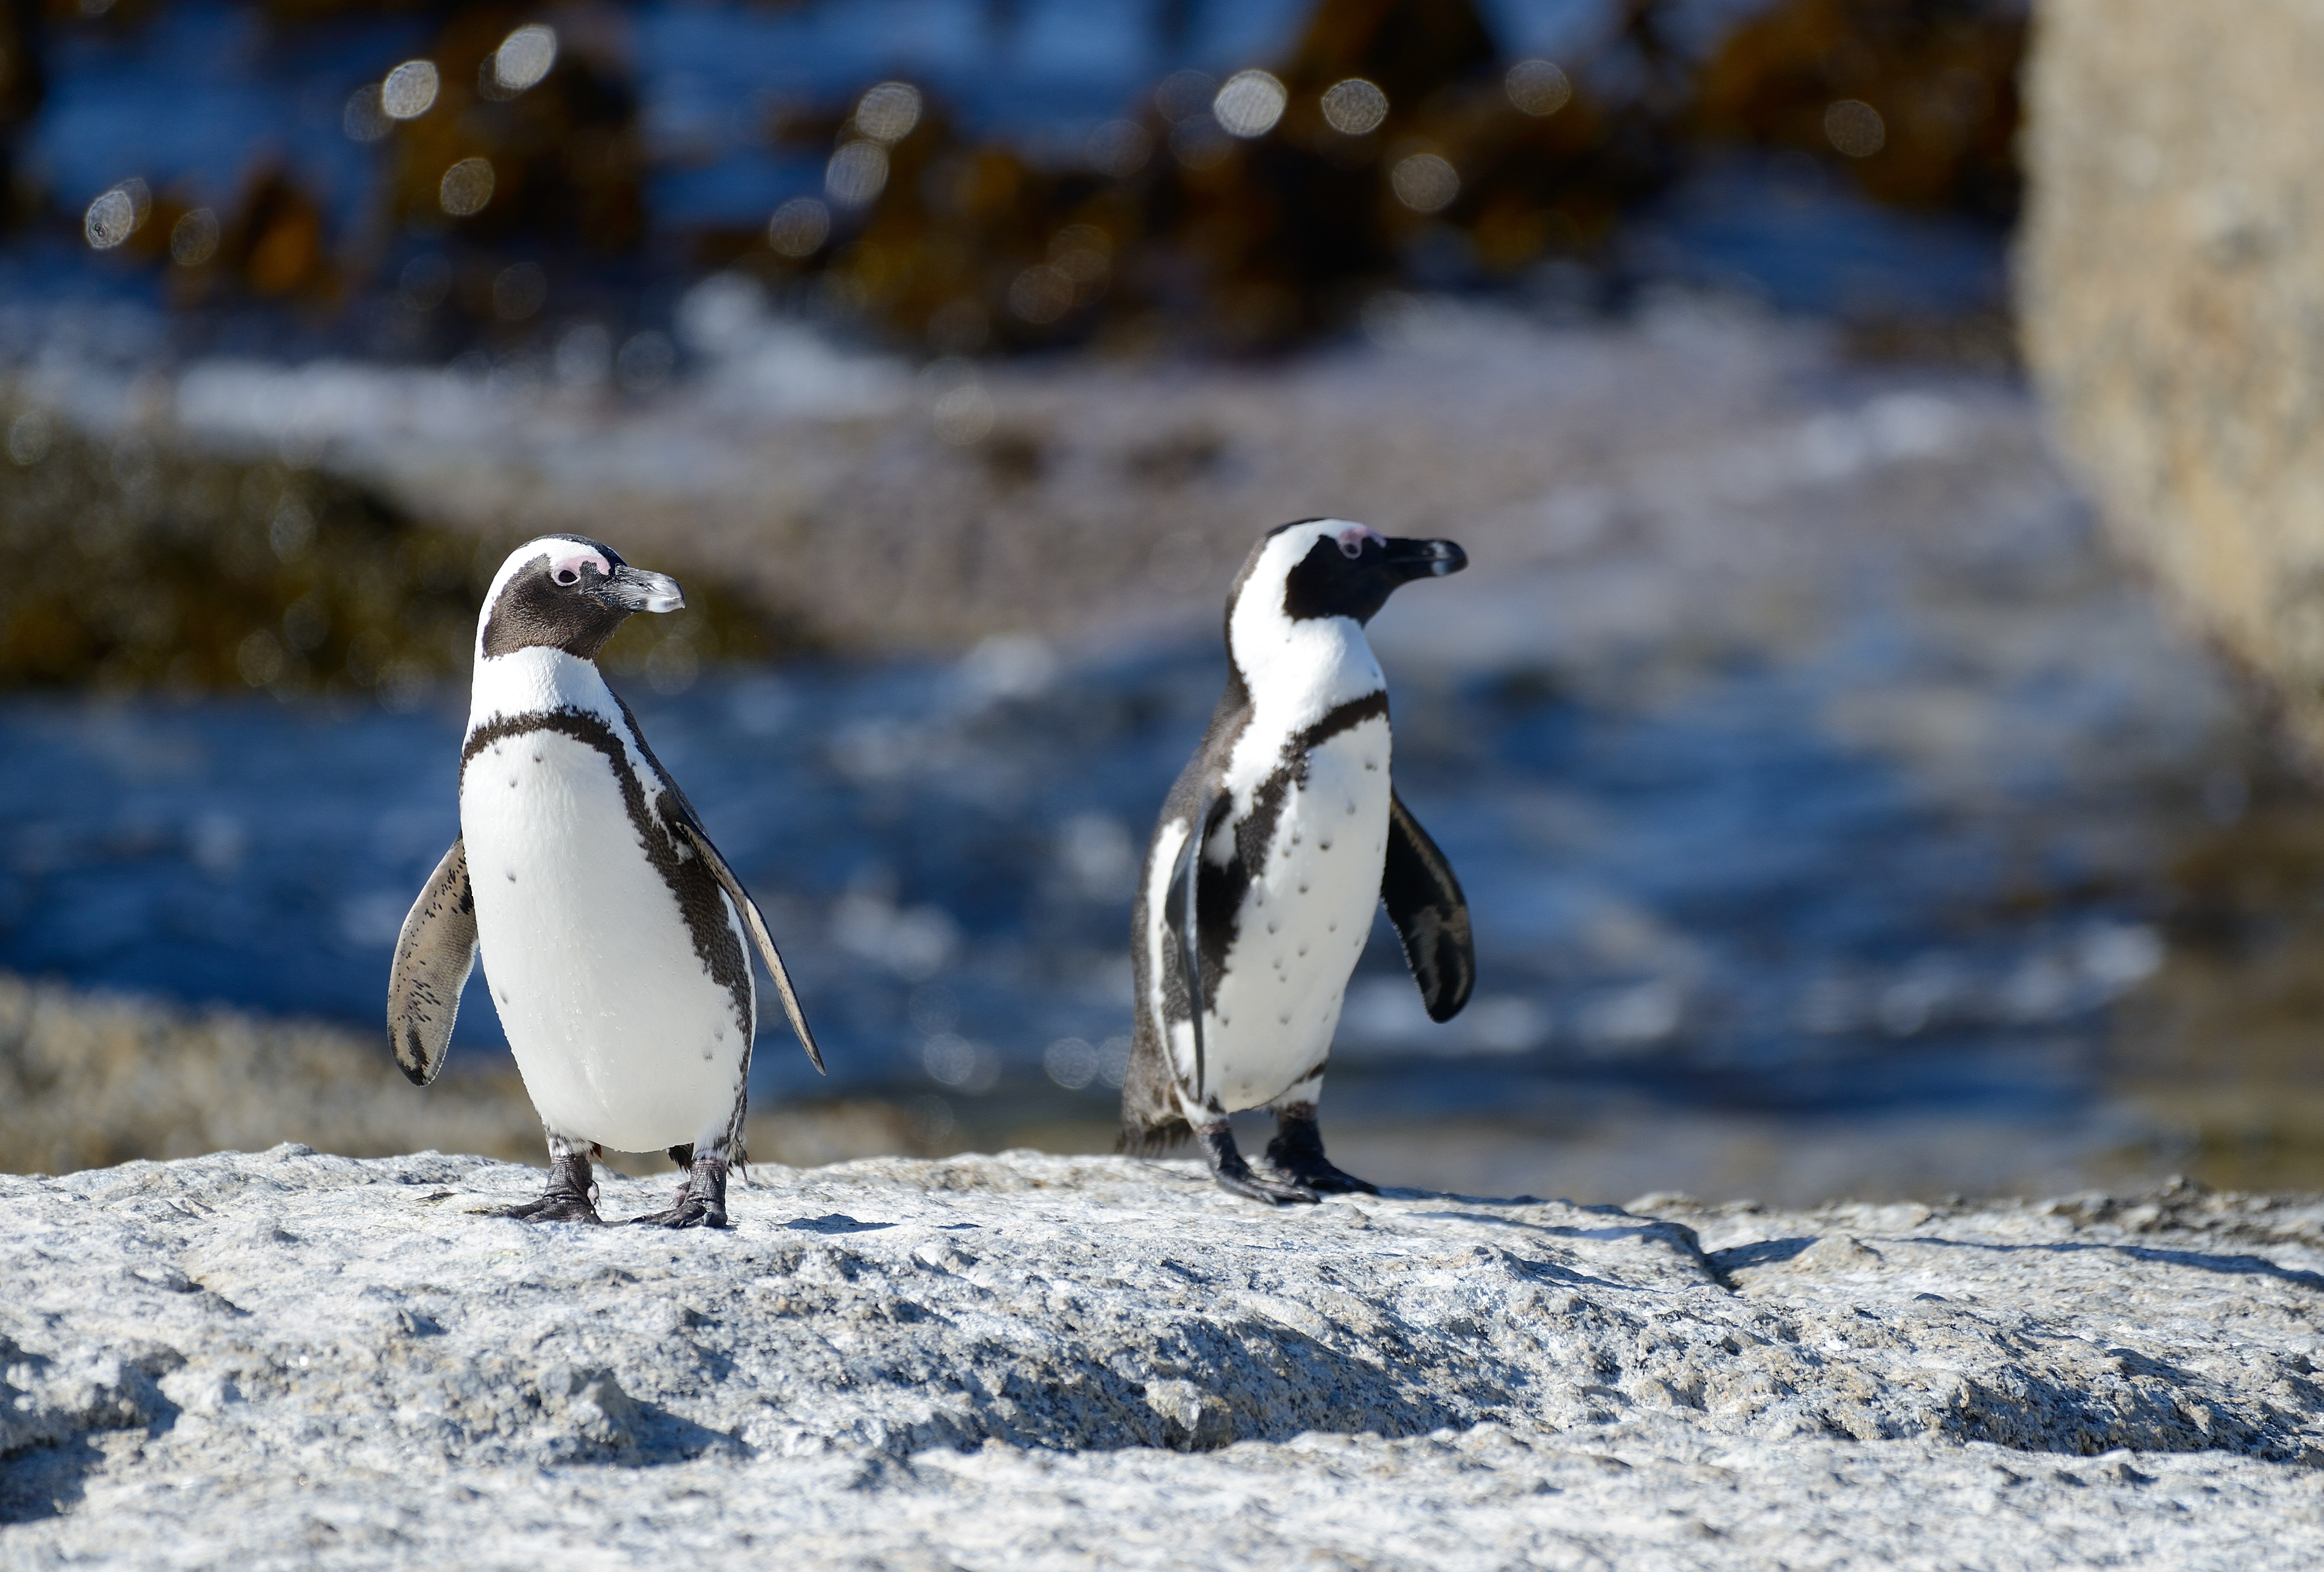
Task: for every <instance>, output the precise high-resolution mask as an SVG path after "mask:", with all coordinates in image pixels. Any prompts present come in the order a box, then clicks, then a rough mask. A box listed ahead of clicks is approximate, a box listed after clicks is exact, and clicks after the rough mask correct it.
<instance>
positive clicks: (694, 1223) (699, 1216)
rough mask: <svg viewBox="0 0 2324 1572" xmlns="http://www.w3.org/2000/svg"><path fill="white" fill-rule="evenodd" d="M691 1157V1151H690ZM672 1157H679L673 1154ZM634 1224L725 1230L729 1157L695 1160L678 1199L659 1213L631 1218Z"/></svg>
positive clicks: (680, 1189) (718, 1156)
mask: <svg viewBox="0 0 2324 1572" xmlns="http://www.w3.org/2000/svg"><path fill="white" fill-rule="evenodd" d="M689 1153H690V1149H689ZM670 1155H671V1156H673V1157H675V1156H677V1155H678V1154H677V1152H676V1151H672V1152H671V1154H670ZM629 1221H630V1222H631V1223H632V1224H637V1223H644V1224H648V1225H650V1226H651V1227H657V1228H723V1227H725V1226H726V1157H725V1154H724V1153H720V1154H717V1155H715V1156H708V1157H697V1158H695V1159H694V1161H693V1163H691V1165H690V1166H688V1168H687V1173H686V1182H685V1183H684V1184H683V1185H681V1186H679V1187H678V1197H677V1199H676V1200H673V1201H672V1202H671V1203H670V1204H669V1206H667V1207H665V1208H663V1209H661V1210H660V1211H658V1212H648V1213H646V1214H645V1215H644V1216H643V1217H637V1218H630V1219H629Z"/></svg>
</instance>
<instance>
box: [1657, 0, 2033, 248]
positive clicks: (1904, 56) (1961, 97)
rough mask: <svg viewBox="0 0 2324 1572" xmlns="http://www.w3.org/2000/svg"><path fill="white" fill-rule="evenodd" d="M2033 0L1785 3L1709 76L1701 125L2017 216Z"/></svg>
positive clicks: (1868, 181)
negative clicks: (1836, 157)
mask: <svg viewBox="0 0 2324 1572" xmlns="http://www.w3.org/2000/svg"><path fill="white" fill-rule="evenodd" d="M2025 26H2026V7H2025V5H2024V0H1776V4H1775V5H1770V6H1769V7H1767V8H1766V10H1765V11H1763V12H1762V13H1760V14H1758V15H1757V16H1755V17H1753V18H1752V19H1750V20H1749V21H1748V22H1745V23H1743V24H1742V25H1741V26H1739V27H1738V28H1736V29H1735V31H1734V32H1731V33H1729V35H1728V36H1727V38H1726V40H1725V41H1724V42H1723V43H1721V44H1720V47H1719V48H1718V49H1717V51H1714V52H1713V53H1712V54H1711V57H1710V59H1709V60H1707V61H1706V62H1705V63H1704V65H1703V67H1702V69H1701V73H1700V75H1699V77H1698V78H1697V87H1696V101H1695V106H1694V128H1695V130H1696V133H1697V134H1699V135H1701V136H1702V137H1705V138H1707V139H1710V140H1711V141H1714V142H1748V143H1752V144H1755V145H1757V146H1760V147H1770V148H1784V149H1790V150H1794V151H1798V152H1811V153H1815V154H1819V155H1822V156H1827V157H1828V156H1830V155H1831V154H1832V153H1835V152H1837V153H1838V154H1840V156H1841V158H1842V159H1843V160H1844V161H1846V163H1847V166H1848V168H1849V170H1850V172H1851V173H1852V174H1853V175H1854V176H1855V178H1856V179H1857V181H1858V184H1859V185H1861V187H1862V188H1863V189H1864V191H1865V192H1866V194H1867V195H1868V196H1870V197H1872V198H1874V199H1875V200H1877V201H1881V202H1887V203H1895V204H1897V205H1899V206H1904V207H1941V208H1947V209H1950V210H1953V211H1956V212H1960V213H1967V214H1972V215H1976V216H1981V217H1987V218H1995V219H2005V220H2006V219H2010V218H2014V217H2015V216H2016V212H2017V201H2018V188H2019V184H2020V181H2019V176H2018V170H2017V161H2016V153H2015V142H2016V136H2017V124H2018V119H2019V113H2020V111H2019V105H2018V97H2017V69H2018V63H2019V61H2020V60H2021V59H2022V57H2023V56H2024V49H2025Z"/></svg>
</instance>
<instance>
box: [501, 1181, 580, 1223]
mask: <svg viewBox="0 0 2324 1572" xmlns="http://www.w3.org/2000/svg"><path fill="white" fill-rule="evenodd" d="M484 1215H485V1216H486V1217H488V1218H514V1219H515V1220H516V1221H518V1222H520V1223H602V1222H604V1220H605V1219H604V1218H601V1217H599V1216H598V1215H597V1207H596V1203H595V1202H594V1201H592V1200H590V1199H589V1196H588V1192H587V1191H586V1190H560V1189H557V1188H554V1187H552V1188H551V1189H550V1190H549V1192H548V1193H547V1194H545V1195H543V1196H542V1197H541V1198H540V1199H539V1200H529V1201H527V1202H525V1203H524V1204H523V1205H522V1206H514V1207H502V1208H500V1209H498V1210H496V1211H490V1212H486V1213H485V1214H484Z"/></svg>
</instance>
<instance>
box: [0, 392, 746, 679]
mask: <svg viewBox="0 0 2324 1572" xmlns="http://www.w3.org/2000/svg"><path fill="white" fill-rule="evenodd" d="M0 422H5V445H0V446H5V451H0V551H5V552H6V553H7V555H8V556H9V557H10V558H11V560H12V561H14V564H15V567H14V570H13V571H12V572H10V573H9V574H7V575H5V577H0V685H53V684H60V683H81V682H90V683H94V684H96V685H98V686H100V687H112V688H132V687H153V686H159V687H165V688H175V689H180V690H185V691H195V690H202V689H217V688H226V689H236V688H244V687H251V688H263V689H265V690H267V691H269V692H272V693H275V694H306V693H319V694H371V693H375V694H378V696H379V697H380V698H381V699H383V701H385V702H386V703H390V704H391V705H398V706H401V705H406V704H409V703H415V702H417V700H418V698H419V696H420V694H421V693H422V692H423V691H424V690H425V688H426V687H427V685H429V684H430V683H431V682H434V681H437V680H438V679H441V678H445V677H449V676H462V675H464V674H465V673H466V670H467V667H468V661H469V651H470V648H471V645H472V643H473V640H474V638H475V621H476V608H477V605H478V603H479V602H480V601H481V599H482V597H483V594H484V590H485V589H486V588H487V587H488V586H489V584H490V583H491V581H492V575H493V572H494V571H495V570H496V569H497V568H498V567H499V565H500V563H501V560H502V558H503V556H505V555H506V554H507V552H508V551H509V550H510V549H512V547H514V546H515V545H516V544H517V543H518V542H517V538H515V537H514V536H512V535H509V534H506V533H503V532H493V531H486V532H484V533H483V534H482V535H481V536H479V535H477V534H471V533H466V532H462V531H455V530H451V529H440V528H436V527H433V526H430V525H428V524H425V523H422V522H419V521H415V520H413V519H410V518H408V517H406V516H404V515H403V514H402V513H401V512H400V511H398V510H396V509H394V508H392V506H390V505H389V504H387V503H386V502H384V501H382V500H381V499H380V498H379V497H378V496H377V495H376V494H374V492H371V491H369V490H368V489H366V488H365V487H364V486H362V485H360V484H358V483H355V482H353V481H350V480H346V479H345V478H342V477H338V476H334V475H331V474H328V473H323V472H320V471H317V470H313V469H308V468H300V467H294V466H291V465H289V464H283V463H281V462H280V461H278V460H272V459H268V460H250V459H235V458H225V457H218V456H212V455H201V454H198V453H196V452H192V451H189V449H188V448H187V447H186V446H184V445H183V444H180V443H175V442H171V441H169V440H167V439H166V434H163V435H159V436H155V435H146V434H143V433H138V432H131V433H129V434H126V435H123V436H120V437H115V438H114V439H112V440H109V441H100V440H96V439H92V438H89V437H84V436H80V435H78V434H75V433H73V432H71V431H69V430H68V429H67V428H65V427H61V426H60V425H59V424H58V423H57V422H56V421H55V420H54V419H53V418H52V417H51V416H50V415H49V414H47V413H46V412H44V411H42V410H40V409H12V410H5V411H0ZM684 580H685V584H686V590H687V611H683V612H679V613H678V614H677V615H675V616H671V617H640V618H634V619H632V621H631V623H630V625H629V626H628V627H625V628H624V629H623V630H622V632H621V633H620V634H619V635H617V636H616V638H615V639H614V641H613V645H611V646H610V647H608V649H607V651H606V655H605V659H606V661H607V663H608V664H609V665H610V666H612V667H613V669H615V670H616V671H627V672H632V673H637V674H640V675H642V676H644V677H645V678H646V679H647V680H648V681H650V683H651V684H652V685H654V686H656V687H657V688H659V689H662V690H664V691H675V690H676V689H678V688H682V687H684V686H686V685H687V684H689V683H690V682H691V681H692V680H693V677H694V676H695V674H696V671H697V670H699V668H700V666H701V665H702V663H704V662H705V661H710V660H721V659H750V658H764V657H766V656H768V655H770V654H772V653H776V652H777V651H778V650H779V648H781V645H780V642H779V635H778V633H777V632H776V630H775V628H774V625H773V623H772V622H771V621H770V619H769V618H767V617H766V616H765V615H764V614H763V613H761V612H760V611H757V610H756V609H755V608H753V607H752V606H751V605H750V604H749V603H747V602H743V601H742V600H740V599H739V598H737V597H736V596H735V595H733V594H732V593H727V592H725V591H724V589H723V588H722V587H721V586H720V585H719V584H717V583H716V582H715V576H710V575H704V574H701V573H696V572H690V571H689V572H687V573H685V575H684Z"/></svg>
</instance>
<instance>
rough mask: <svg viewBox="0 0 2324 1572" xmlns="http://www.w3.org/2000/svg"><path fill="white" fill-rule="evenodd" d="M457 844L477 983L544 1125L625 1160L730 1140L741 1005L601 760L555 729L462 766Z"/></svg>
mask: <svg viewBox="0 0 2324 1572" xmlns="http://www.w3.org/2000/svg"><path fill="white" fill-rule="evenodd" d="M460 830H461V834H462V836H463V837H464V839H465V841H466V847H467V854H468V878H469V881H470V884H471V886H472V887H473V888H474V889H475V901H476V930H477V936H478V940H479V944H480V947H481V949H482V951H483V955H484V978H485V980H486V982H487V984H488V985H489V986H490V988H491V990H492V996H493V1007H494V1008H496V1009H497V1010H499V1012H500V1017H501V1024H502V1025H503V1027H504V1028H506V1030H507V1032H508V1039H509V1047H510V1048H511V1049H512V1051H513V1052H514V1053H515V1054H516V1062H517V1068H518V1070H519V1071H521V1072H522V1073H523V1076H524V1085H525V1090H526V1091H527V1092H529V1093H530V1094H531V1097H532V1103H533V1107H534V1108H537V1109H539V1113H540V1117H541V1118H542V1120H543V1121H544V1122H545V1123H546V1124H548V1125H549V1127H550V1128H551V1129H554V1130H555V1131H557V1132H558V1134H560V1135H567V1136H570V1137H575V1138H577V1139H580V1140H586V1141H595V1142H596V1143H598V1144H599V1145H604V1146H611V1147H613V1148H614V1149H615V1150H617V1151H623V1152H651V1151H659V1150H663V1149H666V1148H668V1147H670V1146H675V1145H680V1144H681V1143H685V1142H695V1143H697V1144H699V1143H704V1142H707V1141H709V1140H712V1139H715V1137H716V1136H717V1135H721V1134H723V1133H724V1130H725V1127H726V1121H727V1119H728V1118H729V1117H730V1116H731V1115H732V1114H733V1107H734V1097H735V1093H736V1091H737V1089H738V1088H739V1086H740V1082H741V1078H742V1069H743V1062H744V1061H743V1056H744V1053H745V1051H746V1049H747V1047H748V1040H747V1038H746V1036H745V1034H744V1031H743V1028H742V1025H741V1023H739V1022H738V1021H737V1020H736V1018H735V1003H734V996H733V993H732V992H731V991H730V990H729V989H728V988H726V987H725V986H724V984H721V983H717V982H715V981H713V980H712V979H711V978H710V977H709V975H708V973H707V971H706V970H705V968H704V965H703V963H702V961H701V960H700V958H699V957H697V956H696V953H695V949H694V942H693V939H692V938H691V936H690V935H689V934H688V933H687V926H686V920H685V918H684V916H683V915H681V914H680V912H679V910H678V898H677V896H675V895H673V894H672V893H671V891H670V888H669V885H668V884H666V883H665V882H664V881H663V879H662V878H661V875H660V874H659V872H658V871H657V870H656V869H654V867H653V865H652V864H651V863H650V862H649V861H648V860H646V855H645V851H644V850H643V848H642V846H641V843H640V840H639V836H638V832H637V830H636V828H635V826H633V825H632V823H631V821H630V816H629V814H628V812H627V811H626V810H625V809H624V807H623V805H622V793H621V789H620V787H619V786H617V785H616V783H615V781H614V778H613V767H612V766H611V764H610V763H609V762H608V761H607V759H606V758H605V757H604V755H603V754H602V753H599V752H598V751H597V750H596V749H594V748H591V747H589V746H587V745H586V744H585V743H582V742H579V741H576V740H574V739H573V738H571V737H567V736H565V735H563V734H561V733H558V732H554V731H532V732H525V733H521V734H519V735H517V736H514V737H509V738H505V739H503V740H500V741H498V742H495V743H493V745H492V746H491V747H489V748H486V749H484V750H483V751H482V752H480V753H478V754H477V755H476V756H475V758H473V759H471V760H469V762H468V767H467V771H466V775H465V777H463V779H462V781H461V786H460ZM726 912H727V920H728V921H729V922H730V923H732V922H733V921H734V917H733V908H732V906H731V904H730V905H728V906H726ZM746 975H747V974H746ZM752 1014H753V1016H755V1014H756V1003H755V997H754V999H753V1003H752Z"/></svg>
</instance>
